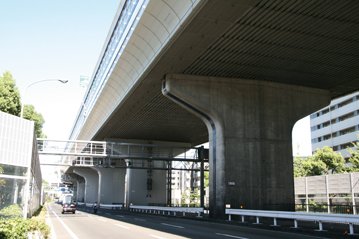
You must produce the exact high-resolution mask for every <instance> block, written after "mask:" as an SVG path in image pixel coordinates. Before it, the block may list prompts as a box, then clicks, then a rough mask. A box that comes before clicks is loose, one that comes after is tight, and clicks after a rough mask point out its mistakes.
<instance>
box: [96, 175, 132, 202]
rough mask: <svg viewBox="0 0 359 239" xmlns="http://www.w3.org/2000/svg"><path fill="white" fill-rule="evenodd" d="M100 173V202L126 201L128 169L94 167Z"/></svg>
mask: <svg viewBox="0 0 359 239" xmlns="http://www.w3.org/2000/svg"><path fill="white" fill-rule="evenodd" d="M94 169H95V170H96V171H97V172H98V175H99V191H98V194H99V195H98V197H99V200H98V203H104V204H111V203H124V198H125V175H126V169H119V168H94Z"/></svg>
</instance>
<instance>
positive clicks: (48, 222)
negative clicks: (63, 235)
mask: <svg viewBox="0 0 359 239" xmlns="http://www.w3.org/2000/svg"><path fill="white" fill-rule="evenodd" d="M49 210H50V209H49V207H47V212H46V215H47V217H46V219H45V221H46V223H47V224H49V225H50V231H51V232H50V238H51V239H57V237H56V233H55V228H54V224H52V220H51V218H50V214H49Z"/></svg>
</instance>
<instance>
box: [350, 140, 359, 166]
mask: <svg viewBox="0 0 359 239" xmlns="http://www.w3.org/2000/svg"><path fill="white" fill-rule="evenodd" d="M347 150H348V152H349V154H350V158H349V159H348V161H349V163H350V164H351V165H350V172H359V142H355V143H353V148H348V149H347Z"/></svg>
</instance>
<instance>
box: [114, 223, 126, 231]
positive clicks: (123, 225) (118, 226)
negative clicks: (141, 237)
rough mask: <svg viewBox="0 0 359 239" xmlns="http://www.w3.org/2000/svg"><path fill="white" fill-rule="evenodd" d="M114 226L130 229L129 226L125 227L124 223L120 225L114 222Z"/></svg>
mask: <svg viewBox="0 0 359 239" xmlns="http://www.w3.org/2000/svg"><path fill="white" fill-rule="evenodd" d="M115 226H118V227H121V228H124V229H127V230H130V227H127V226H124V225H121V224H115Z"/></svg>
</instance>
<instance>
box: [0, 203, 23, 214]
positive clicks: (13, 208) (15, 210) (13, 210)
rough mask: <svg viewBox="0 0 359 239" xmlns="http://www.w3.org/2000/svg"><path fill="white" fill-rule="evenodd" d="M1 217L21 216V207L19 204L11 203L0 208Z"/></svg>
mask: <svg viewBox="0 0 359 239" xmlns="http://www.w3.org/2000/svg"><path fill="white" fill-rule="evenodd" d="M0 215H1V216H3V217H22V209H21V207H20V206H19V205H17V204H13V205H10V206H8V207H5V208H3V209H2V210H0Z"/></svg>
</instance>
